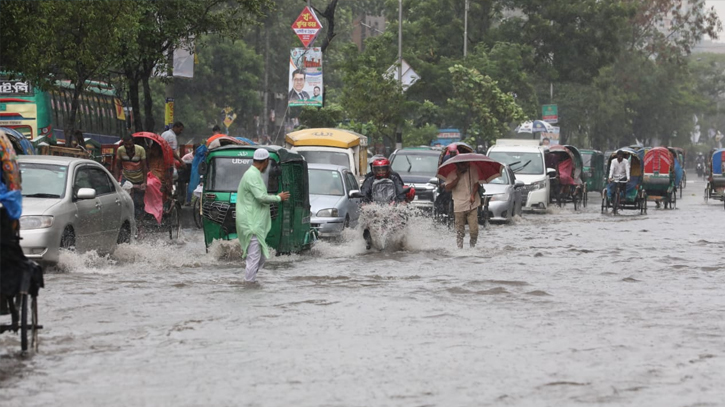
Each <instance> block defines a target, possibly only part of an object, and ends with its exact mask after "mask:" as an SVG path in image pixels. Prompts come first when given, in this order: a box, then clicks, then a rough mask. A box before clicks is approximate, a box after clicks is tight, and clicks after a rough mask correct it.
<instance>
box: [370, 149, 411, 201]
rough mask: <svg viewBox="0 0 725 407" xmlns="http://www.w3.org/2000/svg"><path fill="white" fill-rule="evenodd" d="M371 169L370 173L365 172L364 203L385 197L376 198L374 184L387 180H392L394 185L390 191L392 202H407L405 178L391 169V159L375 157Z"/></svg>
mask: <svg viewBox="0 0 725 407" xmlns="http://www.w3.org/2000/svg"><path fill="white" fill-rule="evenodd" d="M370 170H371V171H370V172H369V173H367V174H365V180H364V181H363V184H362V187H361V188H360V193H361V194H362V196H363V197H362V201H363V203H371V202H379V201H380V198H384V197H377V198H378V199H375V198H376V197H375V196H374V194H373V193H374V192H375V188H374V186H375V185H376V184H380V183H382V182H385V180H390V181H392V183H393V186H394V189H393V191H391V193H390V195H391V196H389V197H388V198H389V200H390V202H396V203H400V202H405V200H406V191H405V190H404V189H405V186H404V184H403V179H402V178H401V177H400V175H398V173H397V172H395V171H392V170H391V169H390V161H388V159H387V158H376V159H374V160H373V162H372V163H371V164H370Z"/></svg>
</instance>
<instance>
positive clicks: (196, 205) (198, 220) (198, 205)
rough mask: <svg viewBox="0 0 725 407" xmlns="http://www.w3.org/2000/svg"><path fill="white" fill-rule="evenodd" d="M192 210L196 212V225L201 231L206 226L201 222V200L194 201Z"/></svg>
mask: <svg viewBox="0 0 725 407" xmlns="http://www.w3.org/2000/svg"><path fill="white" fill-rule="evenodd" d="M191 210H192V211H193V212H194V224H195V225H196V227H197V228H199V229H201V228H202V227H203V226H204V225H203V224H202V222H201V198H197V199H195V200H194V205H193V206H192V209H191Z"/></svg>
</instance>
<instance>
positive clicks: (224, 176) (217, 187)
mask: <svg viewBox="0 0 725 407" xmlns="http://www.w3.org/2000/svg"><path fill="white" fill-rule="evenodd" d="M252 162H253V160H252V159H251V158H241V157H214V158H213V159H212V161H211V172H210V173H209V188H208V190H209V191H215V192H237V189H238V188H239V181H241V179H242V175H244V173H245V172H247V170H248V169H249V167H251V166H252ZM267 169H269V167H267ZM268 173H269V171H264V172H263V173H262V179H263V180H264V183H265V185H266V184H267V178H268Z"/></svg>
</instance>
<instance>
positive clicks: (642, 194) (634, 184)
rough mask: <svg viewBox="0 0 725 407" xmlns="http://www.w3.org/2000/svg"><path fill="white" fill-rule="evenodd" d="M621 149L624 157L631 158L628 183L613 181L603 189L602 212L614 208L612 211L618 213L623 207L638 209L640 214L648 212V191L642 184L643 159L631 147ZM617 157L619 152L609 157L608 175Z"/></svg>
mask: <svg viewBox="0 0 725 407" xmlns="http://www.w3.org/2000/svg"><path fill="white" fill-rule="evenodd" d="M619 151H622V152H623V153H624V159H625V160H629V164H630V174H629V180H627V182H626V184H624V183H621V185H620V183H618V182H616V180H615V182H613V183H611V184H609V185H608V186H607V187H606V188H604V190H603V191H602V213H605V212H607V210H608V209H609V208H612V213H614V214H615V215H617V214H618V213H619V210H621V209H634V210H638V211H639V213H640V214H646V213H647V192H646V191H645V190H644V187H643V185H642V181H643V178H642V170H643V169H642V167H643V165H642V159H641V158H640V156H639V154H638V153H637V152H636V151H634V150H632V149H631V148H622V149H620V150H619ZM616 159H617V152H616V151H615V152H613V153H612V154H611V155H610V156H609V157H608V159H607V171H606V172H605V174H607V177H609V168H610V167H611V165H612V160H616Z"/></svg>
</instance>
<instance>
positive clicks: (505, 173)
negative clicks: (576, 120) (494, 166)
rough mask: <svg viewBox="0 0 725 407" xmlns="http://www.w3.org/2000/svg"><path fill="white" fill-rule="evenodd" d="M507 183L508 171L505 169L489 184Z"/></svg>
mask: <svg viewBox="0 0 725 407" xmlns="http://www.w3.org/2000/svg"><path fill="white" fill-rule="evenodd" d="M508 183H509V173H508V171H506V170H505V169H504V170H503V174H501V176H500V177H498V178H496V179H494V180H492V181H491V182H490V184H502V185H507V184H508Z"/></svg>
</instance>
